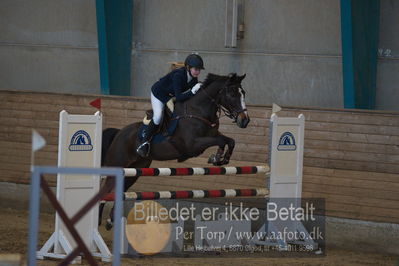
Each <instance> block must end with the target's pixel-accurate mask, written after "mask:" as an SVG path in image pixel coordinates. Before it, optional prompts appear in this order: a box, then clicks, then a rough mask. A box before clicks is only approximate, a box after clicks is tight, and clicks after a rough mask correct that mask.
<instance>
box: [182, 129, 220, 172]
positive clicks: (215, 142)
mask: <svg viewBox="0 0 399 266" xmlns="http://www.w3.org/2000/svg"><path fill="white" fill-rule="evenodd" d="M193 142H194V143H193V145H190V146H189V148H188V150H189V154H190V157H197V156H199V155H200V154H202V153H203V152H204V151H205V150H206V149H207V148H209V147H212V146H219V149H218V151H219V152H218V154H222V155H223V152H224V147H225V146H226V141H225V138H224V137H223V136H220V135H218V136H216V137H201V138H196V139H194V140H193ZM220 162H221V156H220V157H219V160H215V161H214V162H212V163H213V164H214V165H217V164H220Z"/></svg>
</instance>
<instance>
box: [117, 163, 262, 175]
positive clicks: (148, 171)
mask: <svg viewBox="0 0 399 266" xmlns="http://www.w3.org/2000/svg"><path fill="white" fill-rule="evenodd" d="M123 170H124V171H125V176H131V177H138V176H182V175H240V174H242V175H247V174H258V173H268V172H269V171H270V168H269V166H266V165H265V166H237V167H191V168H124V169H123Z"/></svg>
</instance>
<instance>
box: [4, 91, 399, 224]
mask: <svg viewBox="0 0 399 266" xmlns="http://www.w3.org/2000/svg"><path fill="white" fill-rule="evenodd" d="M97 97H99V95H85V96H82V95H76V94H53V93H38V92H18V91H0V103H1V104H0V151H1V152H0V182H5V183H2V184H3V185H2V187H7V186H8V187H13V186H14V185H12V184H29V178H30V172H29V167H30V149H31V129H32V128H35V129H37V130H38V131H39V132H40V133H41V134H42V135H43V136H44V137H45V139H46V140H47V143H48V145H47V146H46V147H45V148H44V149H43V150H41V151H39V152H38V153H37V156H36V164H38V165H56V163H57V143H58V116H59V111H61V110H63V109H65V110H67V111H68V112H69V113H71V114H93V113H94V112H95V111H96V110H95V108H93V107H91V106H90V105H89V102H90V101H92V100H93V99H95V98H97ZM101 98H102V102H103V108H102V111H103V114H104V128H107V127H118V128H120V127H122V126H124V125H127V124H128V123H132V122H136V121H140V120H141V119H142V117H143V115H144V110H146V109H149V108H150V103H149V101H148V100H147V99H140V98H133V97H115V96H101ZM248 109H249V113H250V116H251V119H252V120H251V123H250V124H249V127H248V128H247V129H239V128H238V127H236V126H235V125H234V124H232V123H231V121H229V120H228V119H226V117H224V118H222V119H221V127H220V130H221V132H223V133H225V134H226V135H228V136H231V137H233V138H234V139H235V140H236V150H235V152H234V154H233V157H232V162H231V165H236V166H240V165H257V164H262V163H265V162H266V160H267V154H268V133H269V132H268V126H269V121H268V118H269V117H270V115H271V108H270V106H255V105H250V106H248ZM283 109H284V110H283V111H282V112H281V113H279V115H280V116H297V115H298V114H300V113H303V114H304V115H305V117H306V125H305V152H304V153H305V157H304V177H303V196H304V197H321V198H326V214H327V215H328V216H333V217H340V218H349V219H359V220H366V221H375V222H389V223H399V204H398V203H399V193H398V192H399V149H398V146H397V145H396V144H397V143H398V142H399V119H398V118H399V113H397V112H382V111H367V112H366V111H358V110H328V109H305V108H290V107H284V108H283ZM215 150H216V149H208V150H207V151H206V152H205V153H204V154H203V155H201V156H200V157H199V158H195V159H190V160H189V161H187V162H185V163H183V164H178V163H176V161H167V162H154V163H153V165H152V166H153V167H178V166H180V167H184V166H204V165H206V161H207V158H208V156H209V154H211V153H214V152H215ZM49 179H50V181H51V182H52V184H53V185H54V184H55V178H54V177H49ZM6 183H7V184H6ZM264 185H265V180H264V177H263V176H262V175H256V176H248V177H245V178H242V177H239V176H222V177H216V176H215V177H195V176H187V177H182V178H181V177H168V178H159V177H146V178H141V179H139V182H138V183H137V184H136V185H135V187H134V188H133V190H136V191H137V190H138V191H153V190H174V189H196V188H197V189H209V188H214V189H218V188H240V187H241V188H245V187H257V186H264ZM6 194H7V193H6ZM6 194H4V195H6ZM4 195H2V197H3V196H4Z"/></svg>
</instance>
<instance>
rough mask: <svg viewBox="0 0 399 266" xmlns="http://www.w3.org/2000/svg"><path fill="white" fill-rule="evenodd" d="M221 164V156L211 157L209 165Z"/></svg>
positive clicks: (213, 155)
mask: <svg viewBox="0 0 399 266" xmlns="http://www.w3.org/2000/svg"><path fill="white" fill-rule="evenodd" d="M221 162H222V160H221V158H220V155H218V154H212V155H211V156H209V159H208V163H211V164H213V165H221Z"/></svg>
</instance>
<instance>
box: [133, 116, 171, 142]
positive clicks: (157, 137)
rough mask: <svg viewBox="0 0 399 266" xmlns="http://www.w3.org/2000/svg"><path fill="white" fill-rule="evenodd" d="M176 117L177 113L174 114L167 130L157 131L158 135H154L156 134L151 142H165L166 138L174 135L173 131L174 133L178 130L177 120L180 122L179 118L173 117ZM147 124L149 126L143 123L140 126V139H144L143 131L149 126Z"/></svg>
mask: <svg viewBox="0 0 399 266" xmlns="http://www.w3.org/2000/svg"><path fill="white" fill-rule="evenodd" d="M175 117H176V115H175V114H172V120H170V121H169V124H168V127H167V130H165V131H164V132H159V133H157V134H156V135H154V136H153V137H152V139H151V143H152V144H156V143H160V142H163V141H165V140H166V138H168V137H170V136H172V135H173V133H174V132H175V130H176V127H177V122H178V119H173V118H175ZM147 126H148V125H145V124H143V125H141V127H140V128H139V132H138V133H139V134H138V136H139V140H140V141H143V131H144V129H146V128H147Z"/></svg>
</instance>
